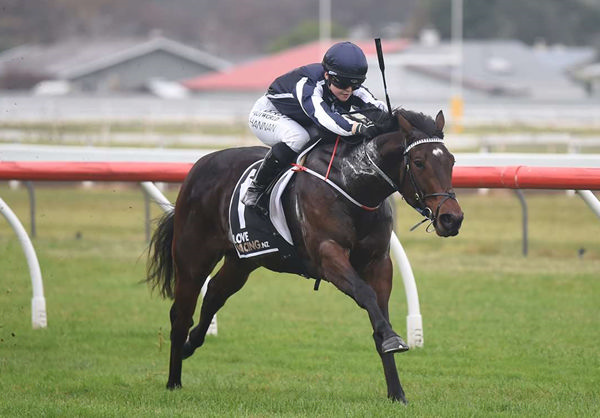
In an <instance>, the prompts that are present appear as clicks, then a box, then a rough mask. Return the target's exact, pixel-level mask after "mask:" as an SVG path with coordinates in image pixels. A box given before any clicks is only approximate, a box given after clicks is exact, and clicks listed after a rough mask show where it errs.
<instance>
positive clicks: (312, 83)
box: [267, 63, 387, 136]
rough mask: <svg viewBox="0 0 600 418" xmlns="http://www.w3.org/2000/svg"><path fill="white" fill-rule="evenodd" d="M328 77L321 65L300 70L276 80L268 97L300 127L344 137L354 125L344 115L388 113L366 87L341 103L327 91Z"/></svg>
mask: <svg viewBox="0 0 600 418" xmlns="http://www.w3.org/2000/svg"><path fill="white" fill-rule="evenodd" d="M324 74H325V69H324V68H323V65H321V64H320V63H316V64H309V65H305V66H302V67H299V68H296V69H295V70H292V71H290V72H289V73H286V74H283V75H282V76H280V77H278V78H276V79H275V81H273V83H272V84H271V86H270V87H269V90H268V91H267V97H268V98H269V100H271V102H272V103H273V105H274V106H275V107H276V108H277V110H279V111H280V112H281V113H283V114H284V115H286V116H288V117H290V118H291V119H293V120H295V121H296V122H298V123H299V124H300V125H302V126H309V125H312V124H317V125H318V126H320V127H322V128H325V129H327V130H328V131H330V132H333V133H335V134H337V135H341V136H350V135H352V123H353V122H352V121H351V120H349V119H347V118H346V117H344V116H343V115H341V114H340V112H344V111H349V110H351V109H368V108H378V109H381V110H383V111H385V110H387V107H386V105H385V103H384V102H382V101H380V100H377V99H376V98H375V97H373V95H372V94H371V92H370V91H369V90H367V89H366V88H365V87H360V88H358V89H357V90H354V92H353V93H352V96H350V98H349V99H348V100H347V101H346V102H340V101H339V100H338V99H337V98H336V97H335V96H334V95H333V93H331V91H330V90H329V88H327V86H326V83H327V81H326V80H325V76H324Z"/></svg>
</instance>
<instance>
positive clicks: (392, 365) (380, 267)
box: [364, 257, 406, 403]
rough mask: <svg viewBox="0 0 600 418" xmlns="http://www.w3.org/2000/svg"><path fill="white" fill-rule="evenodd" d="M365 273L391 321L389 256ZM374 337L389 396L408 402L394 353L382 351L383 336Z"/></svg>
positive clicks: (379, 303)
mask: <svg viewBox="0 0 600 418" xmlns="http://www.w3.org/2000/svg"><path fill="white" fill-rule="evenodd" d="M364 274H365V277H366V278H367V282H368V283H369V285H370V286H371V287H372V288H373V290H374V291H375V294H376V295H377V304H378V305H379V309H381V312H382V313H383V315H384V316H385V318H386V319H388V321H389V310H388V304H389V299H390V294H391V292H392V275H393V267H392V263H391V261H390V259H389V257H386V258H384V259H382V260H381V261H378V262H373V263H371V264H370V265H369V267H368V268H367V270H366V271H365V273H364ZM373 339H374V340H375V348H376V349H377V352H378V353H379V356H380V357H381V362H382V364H383V373H384V374H385V382H386V384H387V391H388V398H390V399H392V400H394V401H400V402H403V403H406V396H405V394H404V389H402V385H401V384H400V378H399V377H398V369H397V368H396V362H395V360H394V354H393V353H384V352H383V351H382V343H383V338H382V337H381V336H380V335H378V334H376V333H373Z"/></svg>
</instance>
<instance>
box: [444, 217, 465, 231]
mask: <svg viewBox="0 0 600 418" xmlns="http://www.w3.org/2000/svg"><path fill="white" fill-rule="evenodd" d="M440 222H441V223H442V226H443V227H444V228H446V229H455V228H456V229H458V228H459V227H460V225H461V224H462V216H454V215H452V214H450V213H443V214H441V215H440Z"/></svg>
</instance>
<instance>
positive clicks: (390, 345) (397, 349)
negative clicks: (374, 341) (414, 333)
mask: <svg viewBox="0 0 600 418" xmlns="http://www.w3.org/2000/svg"><path fill="white" fill-rule="evenodd" d="M405 351H408V345H407V344H406V343H405V342H404V340H403V339H402V338H400V336H398V335H393V336H391V337H389V338H388V339H387V340H385V341H384V342H382V343H381V352H382V353H383V354H388V353H403V352H405Z"/></svg>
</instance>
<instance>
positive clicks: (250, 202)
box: [242, 142, 297, 213]
mask: <svg viewBox="0 0 600 418" xmlns="http://www.w3.org/2000/svg"><path fill="white" fill-rule="evenodd" d="M296 155H297V153H296V152H295V151H294V150H292V149H291V148H290V147H288V146H287V145H286V144H284V143H283V142H281V143H279V144H275V145H274V146H273V148H271V149H270V150H269V152H268V153H267V155H265V159H264V160H263V162H262V164H261V165H260V167H259V169H258V172H257V173H256V174H255V175H254V179H253V180H252V183H251V184H250V186H248V190H246V194H245V195H244V197H243V198H242V203H243V204H244V205H246V206H247V207H250V208H256V209H258V210H260V211H261V212H262V213H267V212H268V211H267V208H266V207H264V206H263V205H262V204H261V197H262V195H263V194H264V193H265V191H266V189H267V187H268V186H269V184H271V182H272V181H273V180H274V179H275V177H277V174H279V173H280V172H281V171H283V170H284V169H286V168H287V167H288V166H289V164H290V163H291V162H292V161H293V160H294V158H296Z"/></svg>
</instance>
